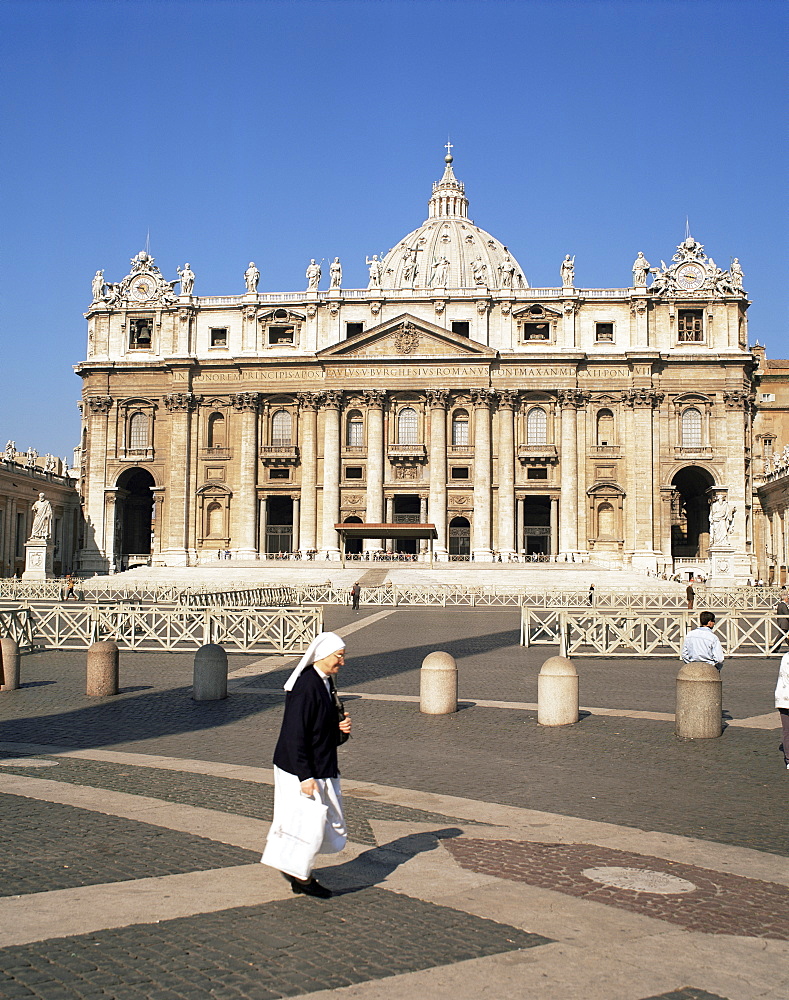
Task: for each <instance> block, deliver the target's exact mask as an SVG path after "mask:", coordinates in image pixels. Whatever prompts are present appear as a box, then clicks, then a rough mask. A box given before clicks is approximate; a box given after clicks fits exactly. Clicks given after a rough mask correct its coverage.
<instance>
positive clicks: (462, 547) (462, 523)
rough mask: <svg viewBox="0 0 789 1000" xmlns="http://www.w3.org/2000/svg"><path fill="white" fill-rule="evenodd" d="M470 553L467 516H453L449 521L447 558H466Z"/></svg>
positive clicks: (469, 528)
mask: <svg viewBox="0 0 789 1000" xmlns="http://www.w3.org/2000/svg"><path fill="white" fill-rule="evenodd" d="M470 553H471V525H470V524H469V520H468V518H467V517H453V518H452V520H451V521H450V522H449V558H450V559H455V560H463V559H468V558H469V555H470Z"/></svg>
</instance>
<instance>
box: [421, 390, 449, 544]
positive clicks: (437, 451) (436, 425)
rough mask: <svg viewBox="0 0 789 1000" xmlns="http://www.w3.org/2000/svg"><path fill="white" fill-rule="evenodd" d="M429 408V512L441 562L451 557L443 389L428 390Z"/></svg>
mask: <svg viewBox="0 0 789 1000" xmlns="http://www.w3.org/2000/svg"><path fill="white" fill-rule="evenodd" d="M425 399H426V400H427V405H428V409H429V411H430V492H429V495H428V512H427V516H428V517H429V519H430V521H429V523H430V524H434V525H435V526H436V534H437V536H438V537H437V538H436V541H435V544H434V547H433V556H434V558H435V559H436V560H437V561H438V562H446V561H447V560H448V559H449V550H448V549H447V400H448V399H449V393H448V392H447V391H446V390H444V389H428V390H427V391H426V392H425Z"/></svg>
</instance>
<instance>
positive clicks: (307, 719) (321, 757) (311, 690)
mask: <svg viewBox="0 0 789 1000" xmlns="http://www.w3.org/2000/svg"><path fill="white" fill-rule="evenodd" d="M339 722H340V719H339V716H338V712H337V707H336V706H335V704H334V701H333V699H332V696H331V695H330V694H329V692H328V691H327V689H326V685H325V683H324V682H323V678H322V677H321V676H320V674H318V672H317V670H316V669H315V667H314V666H312V665H310V666H307V667H305V668H304V670H302V672H301V673H300V674H299V676H298V678H297V680H296V683H295V684H294V685H293V690H292V691H288V692H287V694H286V695H285V714H284V716H283V717H282V728H281V729H280V731H279V739H278V740H277V746H276V748H275V750H274V763H275V764H276V765H277V767H279V768H281V769H282V770H283V771H287V772H288V773H289V774H295V775H296V777H297V778H298V779H299V781H306V779H307V778H337V777H339V775H340V771H339V768H338V766H337V747H338V746H340V744H342V743H345V741H346V740H347V739H348V734H347V733H343V732H341V731H340V728H339Z"/></svg>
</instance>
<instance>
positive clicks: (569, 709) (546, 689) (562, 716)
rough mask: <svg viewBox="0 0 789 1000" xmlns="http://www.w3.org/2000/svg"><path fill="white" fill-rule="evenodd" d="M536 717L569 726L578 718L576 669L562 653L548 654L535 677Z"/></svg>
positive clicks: (547, 722)
mask: <svg viewBox="0 0 789 1000" xmlns="http://www.w3.org/2000/svg"><path fill="white" fill-rule="evenodd" d="M537 721H538V722H539V724H540V725H541V726H572V725H573V724H574V723H576V722H577V721H578V671H577V670H576V669H575V667H574V666H573V665H572V663H571V662H570V661H569V660H568V659H567V657H566V656H551V657H550V658H549V659H547V660H546V661H545V663H543V665H542V669H541V670H540V674H539V677H538V678H537Z"/></svg>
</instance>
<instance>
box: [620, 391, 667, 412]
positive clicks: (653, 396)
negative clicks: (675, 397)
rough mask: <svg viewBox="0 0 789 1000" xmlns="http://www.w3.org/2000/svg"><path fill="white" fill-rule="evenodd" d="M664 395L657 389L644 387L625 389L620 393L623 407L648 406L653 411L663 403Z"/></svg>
mask: <svg viewBox="0 0 789 1000" xmlns="http://www.w3.org/2000/svg"><path fill="white" fill-rule="evenodd" d="M665 395H666V394H665V393H664V392H661V391H660V390H659V389H648V388H645V387H641V388H638V389H625V390H624V391H623V392H622V402H623V403H624V404H625V406H643V407H647V406H649V407H651V408H652V409H655V408H656V407H658V406H660V404H661V403H662V402H663V398H664V397H665Z"/></svg>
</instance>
